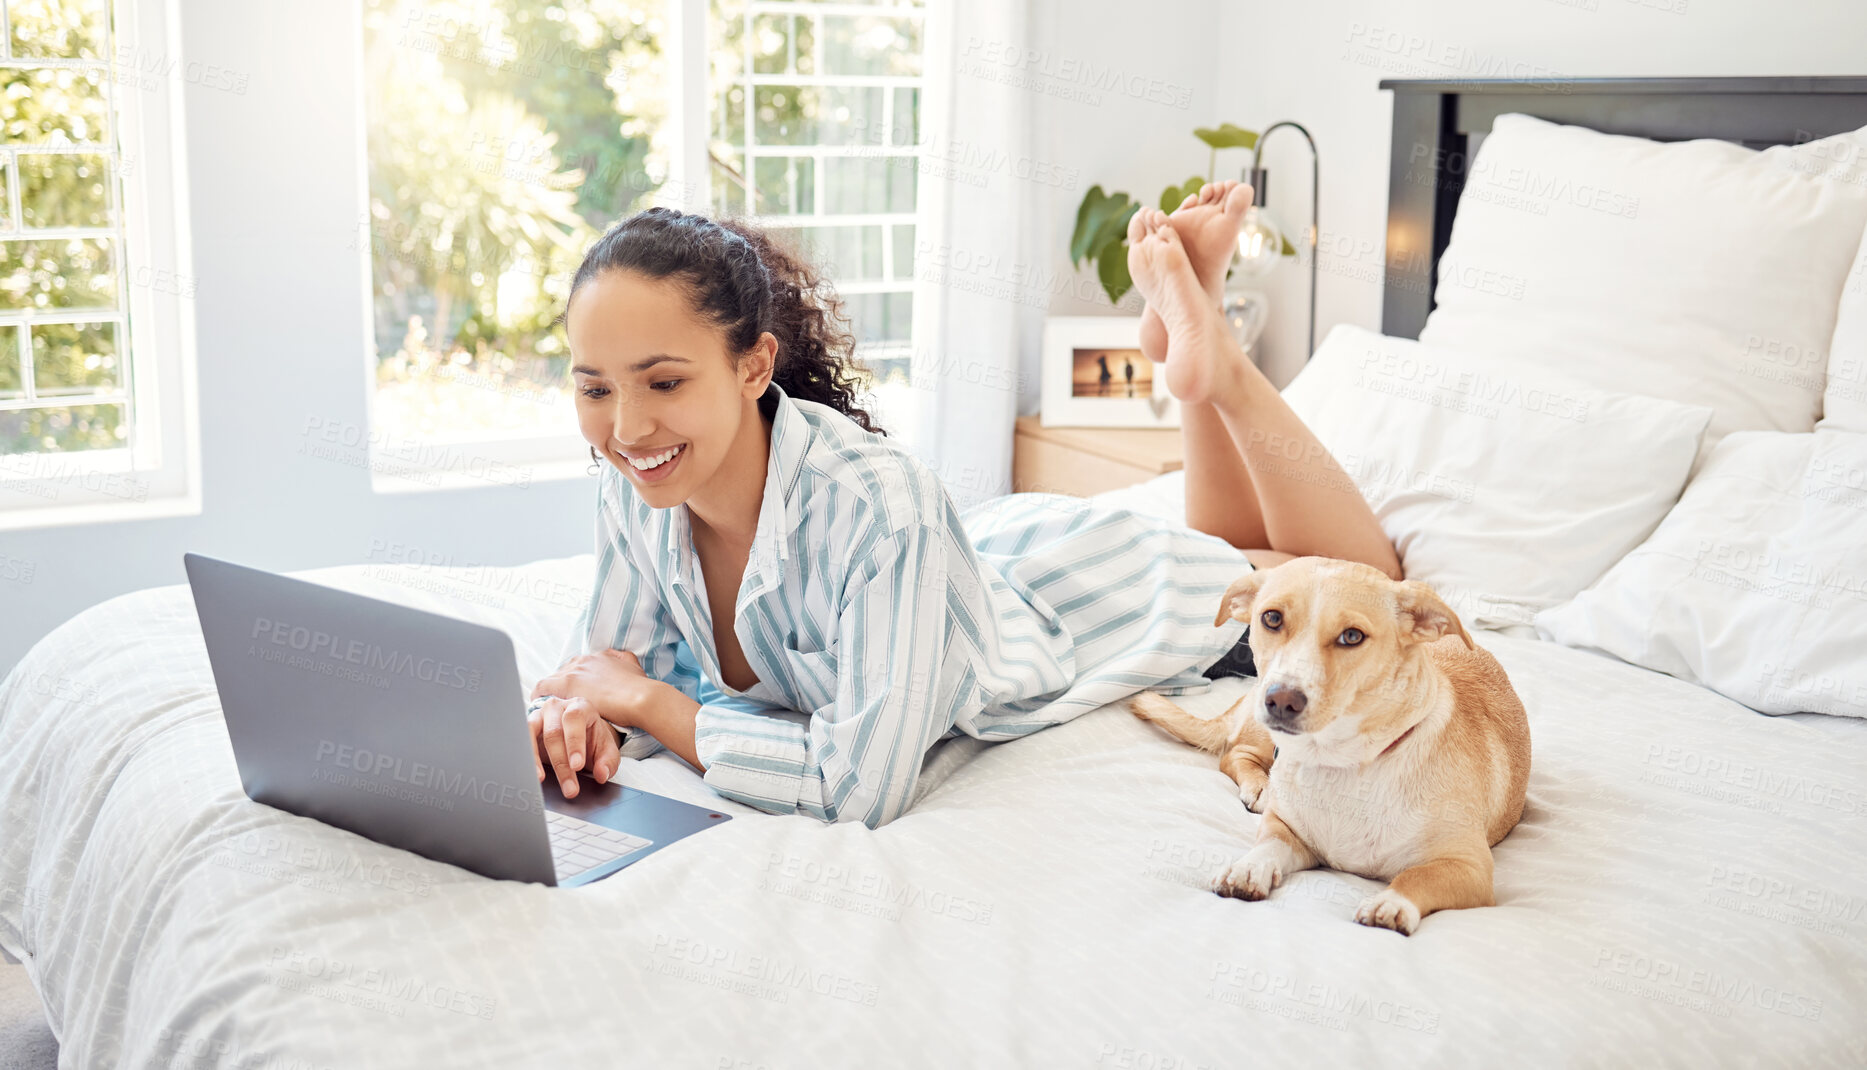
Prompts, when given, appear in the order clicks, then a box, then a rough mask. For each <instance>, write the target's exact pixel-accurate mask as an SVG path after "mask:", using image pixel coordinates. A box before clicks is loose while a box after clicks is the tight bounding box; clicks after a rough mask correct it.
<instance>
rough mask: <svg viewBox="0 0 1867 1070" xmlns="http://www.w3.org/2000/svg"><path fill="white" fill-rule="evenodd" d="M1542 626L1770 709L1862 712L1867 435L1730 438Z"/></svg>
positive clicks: (1540, 620)
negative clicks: (1655, 518)
mask: <svg viewBox="0 0 1867 1070" xmlns="http://www.w3.org/2000/svg"><path fill="white" fill-rule="evenodd" d="M1536 628H1537V632H1538V634H1540V635H1542V636H1543V637H1544V638H1546V639H1553V640H1555V641H1556V642H1558V643H1562V644H1565V645H1567V646H1579V647H1591V648H1594V649H1596V650H1601V651H1604V652H1606V653H1609V654H1612V655H1614V656H1615V657H1618V658H1620V659H1622V660H1623V661H1629V662H1632V663H1634V664H1635V665H1641V666H1645V667H1646V668H1649V669H1654V670H1657V671H1659V672H1663V673H1668V674H1671V675H1673V676H1677V677H1679V678H1680V679H1683V680H1689V681H1693V682H1695V683H1702V684H1704V685H1705V686H1707V687H1710V688H1711V689H1713V690H1715V691H1717V692H1719V693H1721V694H1724V695H1728V696H1729V697H1731V698H1734V699H1736V700H1737V701H1739V702H1742V703H1744V704H1745V705H1746V706H1750V707H1751V708H1753V709H1756V710H1761V711H1762V712H1764V713H1799V712H1813V713H1835V714H1845V715H1847V716H1851V717H1867V435H1863V434H1856V433H1854V432H1847V431H1827V430H1824V431H1816V432H1813V433H1809V434H1784V433H1781V432H1765V431H1757V432H1747V433H1743V434H1734V435H1731V436H1730V437H1728V438H1726V439H1725V440H1724V441H1723V442H1721V443H1719V444H1718V447H1717V449H1715V450H1713V451H1712V455H1711V457H1710V459H1709V460H1707V461H1706V463H1705V467H1704V469H1703V470H1702V471H1700V472H1699V474H1698V475H1697V476H1696V477H1694V479H1693V480H1692V484H1691V486H1689V487H1687V488H1686V492H1685V495H1684V497H1682V498H1681V499H1680V501H1679V504H1678V506H1677V507H1676V508H1674V509H1673V511H1672V513H1671V514H1670V515H1668V516H1667V517H1666V520H1665V521H1664V522H1663V523H1661V524H1660V526H1659V530H1657V531H1655V532H1654V533H1653V537H1652V538H1650V539H1648V540H1647V541H1646V543H1645V545H1643V546H1641V547H1639V548H1638V549H1636V550H1634V551H1633V552H1632V553H1630V554H1628V555H1627V556H1626V557H1625V558H1622V559H1621V561H1620V562H1619V563H1618V564H1616V565H1615V566H1614V567H1613V568H1612V569H1609V570H1608V574H1607V575H1606V576H1603V577H1602V578H1601V582H1599V583H1597V584H1595V585H1594V586H1593V587H1591V588H1589V589H1588V590H1587V591H1584V592H1583V593H1582V594H1581V595H1579V596H1577V597H1576V598H1575V600H1574V601H1571V602H1569V603H1567V604H1565V605H1561V606H1558V607H1556V608H1554V609H1551V610H1548V611H1547V612H1544V613H1541V614H1538V615H1537V618H1536Z"/></svg>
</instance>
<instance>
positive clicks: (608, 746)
mask: <svg viewBox="0 0 1867 1070" xmlns="http://www.w3.org/2000/svg"><path fill="white" fill-rule="evenodd" d="M526 722H527V724H528V725H529V726H530V728H531V732H532V764H534V765H535V766H537V768H538V779H539V781H540V782H543V780H544V778H545V765H544V763H545V761H546V760H549V761H550V763H551V770H552V772H554V773H556V774H557V778H558V785H559V787H560V788H562V790H563V792H564V797H565V798H566V799H574V798H576V797H577V791H578V787H577V771H578V770H579V769H582V768H584V766H585V764H586V763H588V765H589V767H590V775H591V776H593V777H595V778H596V782H597V783H598V784H607V783H609V778H610V777H611V776H613V775H614V774H615V772H616V767H617V765H619V764H620V763H621V761H622V751H621V748H620V747H619V746H618V745H617V743H616V732H615V730H614V729H612V728H610V726H609V722H608V721H605V720H604V719H603V718H602V717H600V716H598V714H597V712H596V708H595V707H594V706H593V705H591V703H590V701H589V700H588V699H581V698H569V699H566V698H547V699H545V701H544V704H543V705H541V706H540V707H539V708H538V709H536V710H534V711H532V713H531V715H530V716H529V717H527V718H526ZM541 755H542V757H541Z"/></svg>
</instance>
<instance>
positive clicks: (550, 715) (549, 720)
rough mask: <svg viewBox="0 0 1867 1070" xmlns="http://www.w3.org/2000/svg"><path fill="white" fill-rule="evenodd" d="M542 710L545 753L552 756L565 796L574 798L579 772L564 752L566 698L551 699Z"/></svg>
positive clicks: (552, 763)
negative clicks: (571, 764) (574, 768)
mask: <svg viewBox="0 0 1867 1070" xmlns="http://www.w3.org/2000/svg"><path fill="white" fill-rule="evenodd" d="M540 712H541V713H543V714H544V742H545V754H546V755H548V756H549V757H550V758H551V769H552V771H553V772H555V773H556V774H557V778H558V785H559V787H561V788H563V790H564V797H565V798H567V799H569V798H574V797H575V796H576V794H577V773H576V771H575V770H573V769H572V768H571V767H570V760H569V758H568V756H567V755H566V754H565V753H564V750H565V748H564V700H563V699H556V698H554V699H551V700H550V701H548V702H546V703H545V705H544V709H543V710H541V711H540Z"/></svg>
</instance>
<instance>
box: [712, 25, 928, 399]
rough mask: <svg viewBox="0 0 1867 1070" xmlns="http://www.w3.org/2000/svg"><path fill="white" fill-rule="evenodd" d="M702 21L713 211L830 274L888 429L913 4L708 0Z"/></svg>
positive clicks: (909, 254)
mask: <svg viewBox="0 0 1867 1070" xmlns="http://www.w3.org/2000/svg"><path fill="white" fill-rule="evenodd" d="M712 12H713V18H712V24H713V27H714V33H715V37H716V40H717V47H716V48H715V51H714V56H713V66H714V74H713V79H712V81H713V102H712V107H711V119H712V140H713V143H714V145H715V146H716V147H715V149H714V151H713V156H712V160H713V163H714V169H713V184H712V185H713V205H714V209H715V211H717V212H719V213H722V214H729V215H744V216H749V217H750V218H751V219H752V220H753V221H754V222H756V223H758V224H759V225H760V226H763V227H765V228H767V229H769V230H770V231H771V232H772V234H773V236H774V237H776V238H779V239H780V240H786V239H788V243H789V244H790V245H791V247H792V248H794V249H796V250H798V251H799V252H801V253H803V254H804V255H806V256H807V257H808V258H809V259H810V261H811V262H812V263H813V264H815V265H816V266H817V267H818V268H819V269H821V270H823V271H824V272H825V273H827V274H828V275H829V276H830V278H831V280H832V281H833V282H834V284H835V286H836V291H837V293H838V294H839V295H840V296H841V297H842V298H843V300H844V307H845V309H846V310H847V311H848V312H849V314H850V321H851V324H852V326H853V327H854V329H855V333H856V338H857V350H856V352H857V356H858V357H859V358H860V359H861V360H862V361H863V363H864V364H865V365H867V366H868V368H869V369H870V371H871V372H872V373H874V380H875V381H874V383H873V385H872V387H871V389H872V390H873V391H874V392H875V394H876V398H877V401H878V403H879V404H878V407H879V408H881V409H882V410H883V411H884V412H887V413H888V415H887V416H886V417H884V416H883V415H882V413H877V414H876V415H877V417H878V419H880V420H881V423H882V425H883V426H884V427H888V428H889V429H890V430H891V431H892V430H894V429H895V427H896V426H897V425H898V424H900V423H901V422H902V421H903V420H904V419H906V418H907V416H908V408H907V406H905V405H902V404H900V403H899V402H898V401H897V398H898V397H899V391H900V390H901V389H902V388H903V387H905V385H906V384H907V382H908V360H909V354H910V353H911V351H912V342H913V339H912V337H911V335H910V330H909V328H910V324H911V323H912V321H913V289H914V264H913V258H914V224H915V207H916V203H917V202H916V194H917V187H918V181H917V180H918V177H919V174H920V171H919V165H920V148H919V142H920V127H919V118H920V97H921V56H922V53H923V50H924V49H923V40H924V21H925V14H926V12H925V8H924V7H923V6H922V5H921V4H919V3H894V4H848V3H844V4H831V3H817V2H814V0H712ZM891 402H895V404H892V405H891V404H890V403H891ZM890 410H893V411H890Z"/></svg>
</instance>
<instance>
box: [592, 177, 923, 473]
mask: <svg viewBox="0 0 1867 1070" xmlns="http://www.w3.org/2000/svg"><path fill="white" fill-rule="evenodd" d="M611 270H627V271H635V272H639V273H641V274H643V275H646V276H648V277H650V278H655V279H665V278H670V277H672V278H677V279H679V280H680V281H681V282H682V283H683V284H685V286H686V288H687V290H688V292H689V294H690V295H691V296H692V298H693V303H694V308H695V310H696V311H698V312H699V313H700V314H701V315H703V316H706V317H707V318H708V319H709V320H711V321H712V322H713V323H714V324H716V325H717V326H719V327H720V328H721V329H722V330H723V331H724V332H725V334H726V346H727V349H728V351H729V352H730V353H732V354H733V360H734V362H735V363H736V362H737V361H738V360H739V357H740V356H741V355H743V354H744V353H745V352H746V351H748V350H750V349H751V348H752V346H753V345H754V344H755V343H757V341H758V339H759V336H760V335H761V334H763V333H764V332H766V331H770V332H771V333H772V336H773V337H775V338H777V339H778V355H777V357H776V360H775V362H774V364H773V366H772V376H771V377H772V379H773V380H774V381H775V382H777V384H778V385H779V386H780V387H782V388H783V389H784V392H785V393H787V394H789V395H790V396H792V397H794V398H803V399H805V400H807V401H818V402H822V403H823V404H825V405H828V406H830V407H831V408H833V409H835V410H836V411H838V412H840V413H842V414H843V415H845V416H847V417H849V418H850V419H851V420H854V421H855V422H856V423H857V424H859V425H861V427H862V429H863V430H864V431H869V432H872V433H874V434H880V435H885V434H887V432H886V431H884V430H882V429H881V428H880V427H877V426H876V425H875V422H874V419H873V418H872V417H870V415H869V414H868V412H867V411H866V410H864V409H862V408H861V407H860V406H858V405H857V404H856V389H857V386H858V385H859V379H858V377H857V375H858V373H859V372H861V371H863V370H865V369H864V368H863V366H862V365H861V364H860V363H858V362H857V361H856V360H855V359H854V357H853V356H852V353H853V351H854V348H855V339H854V337H853V336H852V335H851V334H850V332H849V326H848V325H849V318H848V316H847V315H845V314H844V312H843V300H842V298H840V297H838V296H837V295H836V291H835V290H834V289H833V288H832V287H831V286H830V284H829V282H828V281H826V280H825V279H823V278H822V277H821V276H819V275H818V274H817V272H816V271H815V270H813V269H812V268H811V266H810V265H809V264H808V263H806V262H805V261H804V260H803V259H802V258H800V257H798V256H796V255H795V254H793V253H791V252H790V251H788V250H786V249H785V248H784V247H783V246H781V245H778V244H777V243H776V242H774V241H772V240H771V237H770V236H769V235H767V234H766V233H765V232H764V231H762V230H760V229H759V228H757V227H755V226H752V225H751V224H749V223H746V222H744V221H742V220H737V219H726V220H713V219H708V218H707V217H706V216H703V215H696V214H693V213H689V212H678V211H675V210H674V209H672V208H650V209H648V210H647V211H643V212H638V213H636V214H635V215H632V216H630V217H628V218H627V219H624V220H622V221H621V222H619V223H617V224H616V225H615V226H613V227H611V228H609V231H608V233H606V234H604V235H603V236H602V237H601V238H599V239H597V241H596V243H595V244H594V245H592V246H590V251H589V252H588V253H585V254H584V258H583V263H582V265H580V266H579V267H578V268H577V274H576V275H575V276H573V277H572V279H571V285H570V297H569V298H567V299H566V300H565V310H566V313H568V311H569V307H570V300H571V299H574V298H575V297H576V296H577V291H578V290H579V289H581V288H582V287H583V285H584V284H585V283H587V282H589V281H591V280H592V279H594V278H596V277H597V276H598V275H600V274H602V273H603V272H606V271H611ZM558 318H559V320H562V319H563V318H564V316H559V317H558ZM591 452H592V454H593V455H594V453H595V451H594V450H592V451H591Z"/></svg>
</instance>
